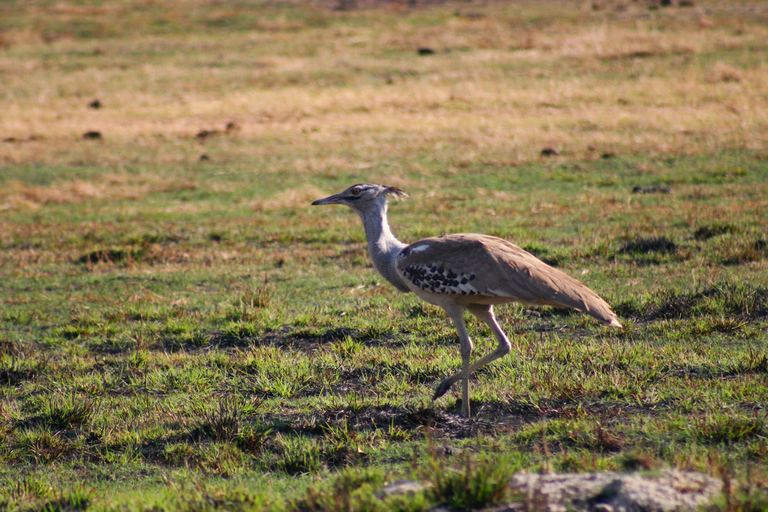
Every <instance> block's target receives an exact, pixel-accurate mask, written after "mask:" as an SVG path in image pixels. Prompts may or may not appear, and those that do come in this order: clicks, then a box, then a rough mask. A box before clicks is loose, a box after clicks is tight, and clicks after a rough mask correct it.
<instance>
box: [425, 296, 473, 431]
mask: <svg viewBox="0 0 768 512" xmlns="http://www.w3.org/2000/svg"><path fill="white" fill-rule="evenodd" d="M445 312H446V313H448V316H450V317H451V318H452V319H453V323H454V324H455V325H456V330H457V331H458V333H459V342H461V348H460V349H459V350H460V353H461V371H460V372H458V373H456V374H454V375H451V376H450V377H448V378H446V379H444V380H443V381H442V382H441V383H440V384H439V385H438V386H437V389H436V390H435V394H434V396H433V397H432V400H435V399H437V398H439V397H441V396H443V395H444V394H445V392H446V391H448V390H449V389H450V388H451V386H452V385H453V384H454V382H456V381H457V380H459V379H462V383H461V415H462V416H464V417H465V418H469V375H470V373H472V367H471V365H470V364H469V358H470V356H471V355H472V340H470V339H469V334H468V333H467V325H466V323H465V322H464V310H463V309H462V308H455V309H454V308H451V309H447V308H446V310H445Z"/></svg>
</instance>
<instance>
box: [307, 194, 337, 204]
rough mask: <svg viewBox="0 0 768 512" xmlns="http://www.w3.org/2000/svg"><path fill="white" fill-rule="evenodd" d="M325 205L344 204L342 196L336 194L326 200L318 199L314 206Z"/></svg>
mask: <svg viewBox="0 0 768 512" xmlns="http://www.w3.org/2000/svg"><path fill="white" fill-rule="evenodd" d="M323 204H343V203H342V201H341V194H334V195H332V196H328V197H326V198H324V199H318V200H317V201H314V202H313V203H312V206H320V205H323Z"/></svg>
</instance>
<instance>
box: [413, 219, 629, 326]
mask: <svg viewBox="0 0 768 512" xmlns="http://www.w3.org/2000/svg"><path fill="white" fill-rule="evenodd" d="M398 269H399V270H400V271H401V273H403V276H404V278H406V279H407V280H409V281H411V282H412V283H413V284H414V285H415V286H417V287H419V288H422V289H425V290H428V291H431V292H434V293H442V294H456V295H484V296H490V297H499V298H501V297H505V298H509V299H510V301H518V302H523V303H528V304H537V305H549V306H558V307H570V308H574V309H578V310H580V311H583V312H585V313H587V314H589V315H591V316H593V317H595V318H597V319H598V320H601V321H603V322H606V323H609V324H614V325H615V324H617V323H618V321H617V320H616V315H614V313H613V312H612V311H611V308H610V306H609V305H608V304H607V303H606V302H605V301H604V300H603V299H601V298H600V297H599V296H598V295H597V294H596V293H594V292H593V291H592V290H590V289H589V288H588V287H586V286H585V285H583V284H582V283H580V282H579V281H577V280H576V279H574V278H572V277H570V276H568V275H567V274H565V273H563V272H561V271H559V270H557V269H555V268H553V267H551V266H549V265H547V264H546V263H544V262H543V261H541V260H539V259H538V258H536V257H535V256H533V255H532V254H530V253H528V252H526V251H524V250H523V249H521V248H519V247H517V246H516V245H514V244H511V243H509V242H507V241H506V240H502V239H500V238H495V237H491V236H485V235H475V234H459V235H444V236H439V237H434V238H427V239H425V240H421V241H419V242H416V243H414V244H411V245H410V246H408V247H407V248H406V249H404V250H403V252H402V254H401V256H400V258H399V259H398Z"/></svg>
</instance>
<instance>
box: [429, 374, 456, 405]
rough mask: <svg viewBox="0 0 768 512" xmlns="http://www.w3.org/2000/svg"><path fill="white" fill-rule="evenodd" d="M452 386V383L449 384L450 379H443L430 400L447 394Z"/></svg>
mask: <svg viewBox="0 0 768 512" xmlns="http://www.w3.org/2000/svg"><path fill="white" fill-rule="evenodd" d="M452 385H453V382H451V379H445V380H443V381H442V382H441V383H440V384H438V386H437V387H436V388H435V394H434V395H432V400H437V399H438V398H440V397H441V396H443V395H444V394H446V393H447V392H448V390H449V389H451V386H452Z"/></svg>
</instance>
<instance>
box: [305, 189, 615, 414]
mask: <svg viewBox="0 0 768 512" xmlns="http://www.w3.org/2000/svg"><path fill="white" fill-rule="evenodd" d="M387 196H392V197H394V198H396V199H399V198H403V197H407V194H406V193H405V192H403V191H402V190H400V189H398V188H395V187H387V186H384V185H374V184H368V183H365V184H359V185H354V186H352V187H349V188H348V189H347V190H345V191H344V192H341V193H339V194H335V195H332V196H330V197H326V198H325V199H318V200H317V201H315V202H313V203H312V204H313V205H324V204H344V205H347V206H349V207H350V208H352V209H353V210H354V211H355V212H357V214H358V215H359V216H360V219H361V220H362V221H363V227H364V228H365V237H366V239H367V241H368V251H369V253H370V256H371V260H373V264H374V266H375V267H376V270H378V271H379V273H380V274H381V275H382V276H384V278H385V279H386V280H387V281H389V282H390V283H392V284H393V285H394V286H395V288H397V289H398V290H400V291H403V292H413V293H415V294H416V295H418V296H419V297H420V298H422V299H424V300H425V301H427V302H429V303H431V304H435V305H436V306H440V307H441V308H443V309H444V310H445V312H446V313H447V314H448V316H449V317H451V319H452V320H453V323H454V324H455V325H456V330H457V331H458V333H459V340H460V342H461V359H462V364H461V371H459V372H457V373H455V374H454V375H451V376H449V377H447V378H446V379H444V380H443V381H442V382H440V384H439V385H438V386H437V389H436V390H435V394H434V396H433V397H432V399H433V400H435V399H437V398H439V397H441V396H442V395H443V394H445V392H446V391H448V390H449V389H450V387H451V386H452V385H453V384H454V383H455V382H458V381H459V380H461V381H462V389H461V394H462V402H461V415H462V416H464V417H469V376H470V374H471V373H472V372H474V371H475V370H477V369H478V368H481V367H482V366H485V365H486V364H488V363H490V362H491V361H493V360H495V359H498V358H500V357H502V356H504V355H505V354H507V353H509V351H510V348H511V347H510V343H509V340H508V339H507V336H506V335H505V334H504V331H502V330H501V327H499V324H498V322H497V321H496V318H495V316H494V314H493V306H494V305H495V304H505V303H508V302H521V303H523V304H532V305H548V306H557V307H567V308H573V309H577V310H579V311H583V312H584V313H587V314H589V315H591V316H593V317H595V318H596V319H598V320H600V321H601V322H604V323H606V324H608V325H610V326H612V327H621V324H620V323H619V321H618V319H617V318H616V315H615V314H614V313H613V311H611V307H610V306H609V305H608V304H607V303H606V302H605V301H604V300H603V299H601V298H600V297H599V296H598V295H597V294H596V293H595V292H593V291H592V290H590V289H589V288H587V287H586V286H584V285H583V284H582V283H580V282H579V281H577V280H576V279H573V278H572V277H570V276H568V275H566V274H564V273H563V272H561V271H560V270H557V269H555V268H552V267H550V266H549V265H547V264H546V263H544V262H543V261H541V260H540V259H538V258H536V257H535V256H534V255H532V254H530V253H528V252H526V251H524V250H523V249H521V248H519V247H517V246H516V245H513V244H511V243H509V242H507V241H506V240H502V239H500V238H496V237H492V236H487V235H478V234H455V235H442V236H436V237H431V238H425V239H424V240H419V241H418V242H414V243H412V244H410V245H407V244H404V243H403V242H401V241H400V240H398V239H397V238H395V236H394V235H393V234H392V231H391V230H390V229H389V222H388V221H387ZM465 309H466V310H468V311H469V312H470V313H472V314H473V315H475V316H476V317H477V318H478V319H479V320H481V321H482V322H485V323H486V324H488V326H489V327H490V328H491V331H492V332H493V334H494V336H495V337H496V340H498V343H499V345H498V347H496V350H494V351H493V352H491V353H490V354H487V355H486V356H484V357H481V358H480V359H478V360H477V361H476V362H475V363H474V364H470V356H471V353H472V341H471V340H470V338H469V334H468V333H467V327H466V324H465V323H464V310H465Z"/></svg>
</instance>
